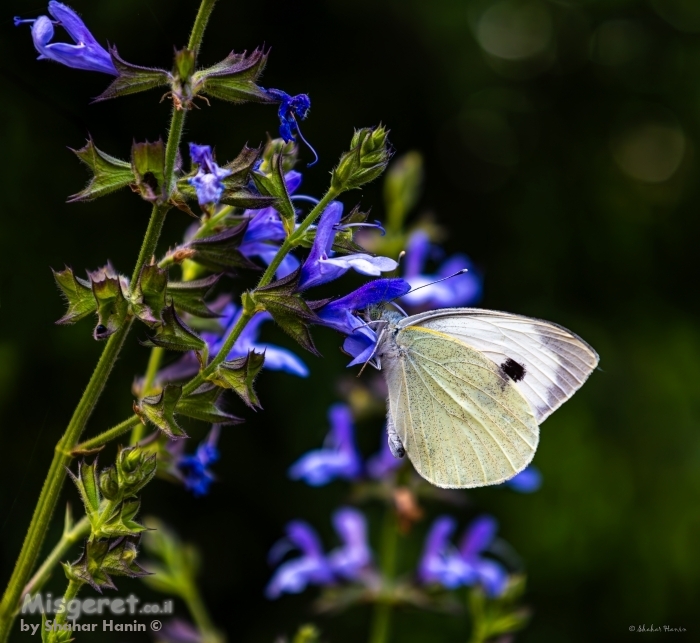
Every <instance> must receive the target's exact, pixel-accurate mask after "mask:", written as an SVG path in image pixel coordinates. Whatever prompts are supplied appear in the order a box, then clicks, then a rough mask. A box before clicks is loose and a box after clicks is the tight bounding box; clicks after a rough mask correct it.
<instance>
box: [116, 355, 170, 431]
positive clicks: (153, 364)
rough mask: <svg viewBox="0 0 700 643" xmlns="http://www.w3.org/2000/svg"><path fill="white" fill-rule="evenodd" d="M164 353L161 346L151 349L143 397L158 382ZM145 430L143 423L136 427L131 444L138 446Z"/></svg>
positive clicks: (148, 393) (142, 391) (142, 388)
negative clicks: (157, 377)
mask: <svg viewBox="0 0 700 643" xmlns="http://www.w3.org/2000/svg"><path fill="white" fill-rule="evenodd" d="M164 353H165V350H164V349H163V348H161V347H160V346H154V347H153V348H152V349H151V356H150V357H149V358H148V366H147V367H146V374H145V375H144V378H143V385H142V386H141V397H145V396H146V395H150V394H151V392H152V391H151V390H152V389H153V383H154V382H155V381H156V376H157V375H158V369H159V368H160V363H161V362H162V361H163V355H164ZM115 428H116V427H115ZM145 430H146V427H145V425H144V424H143V422H139V423H138V424H136V425H134V428H133V429H132V430H131V439H130V440H129V444H136V443H138V442H140V441H141V440H143V434H144V432H145Z"/></svg>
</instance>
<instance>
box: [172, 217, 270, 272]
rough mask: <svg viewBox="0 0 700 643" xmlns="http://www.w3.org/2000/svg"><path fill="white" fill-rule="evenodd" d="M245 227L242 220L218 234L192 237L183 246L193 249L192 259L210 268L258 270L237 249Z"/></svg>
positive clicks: (245, 224)
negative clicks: (200, 237) (201, 237)
mask: <svg viewBox="0 0 700 643" xmlns="http://www.w3.org/2000/svg"><path fill="white" fill-rule="evenodd" d="M247 228H248V222H247V221H244V222H243V223H241V224H240V225H237V226H235V227H233V228H229V229H227V230H224V231H223V232H219V233H218V234H213V235H211V236H208V237H204V238H203V239H193V240H192V241H190V242H189V243H187V244H185V246H184V247H185V248H189V249H191V250H194V251H195V254H194V256H193V257H191V260H192V261H196V262H197V263H198V264H201V265H202V266H205V267H206V268H209V269H210V270H215V271H221V272H229V273H230V272H232V271H234V269H236V268H238V269H246V270H259V267H258V266H257V265H256V264H254V263H253V262H252V261H250V259H248V258H247V257H246V256H245V255H243V254H241V253H240V252H239V251H238V246H240V245H241V242H242V241H243V235H244V234H245V231H246V229H247Z"/></svg>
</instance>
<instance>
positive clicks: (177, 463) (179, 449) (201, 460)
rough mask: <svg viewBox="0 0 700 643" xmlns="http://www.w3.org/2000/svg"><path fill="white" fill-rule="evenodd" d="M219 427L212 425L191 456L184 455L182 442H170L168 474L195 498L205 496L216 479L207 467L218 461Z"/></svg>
mask: <svg viewBox="0 0 700 643" xmlns="http://www.w3.org/2000/svg"><path fill="white" fill-rule="evenodd" d="M219 431H220V427H219V425H214V426H213V427H212V429H211V431H210V432H209V435H208V436H207V438H206V439H205V440H204V441H203V442H201V443H200V444H199V446H198V447H197V450H196V451H195V452H194V454H192V455H186V454H185V453H184V452H183V450H184V440H173V441H171V442H170V444H169V445H168V446H169V450H170V453H171V455H172V456H173V460H172V463H171V466H170V472H171V473H172V474H173V475H174V476H175V477H176V478H178V479H179V480H181V481H182V483H183V484H184V485H185V489H187V490H188V491H191V492H192V494H193V495H194V496H195V497H201V496H206V495H207V494H208V493H209V487H210V486H211V484H212V482H214V480H215V479H216V478H215V476H214V474H213V473H212V472H211V471H210V470H209V467H210V466H211V465H212V464H214V463H215V462H216V461H217V460H218V459H219V450H218V449H217V446H216V445H217V442H218V441H219Z"/></svg>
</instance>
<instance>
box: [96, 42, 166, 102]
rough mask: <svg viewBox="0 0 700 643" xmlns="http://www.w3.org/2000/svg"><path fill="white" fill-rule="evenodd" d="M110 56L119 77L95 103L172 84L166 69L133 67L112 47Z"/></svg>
mask: <svg viewBox="0 0 700 643" xmlns="http://www.w3.org/2000/svg"><path fill="white" fill-rule="evenodd" d="M109 54H110V56H111V57H112V62H113V63H114V66H115V67H116V68H117V72H118V73H119V75H118V76H117V77H116V78H115V79H114V80H113V81H112V83H111V84H110V85H109V87H107V89H105V90H104V91H103V92H102V93H101V94H100V95H99V96H98V97H97V98H95V99H94V102H99V101H103V100H108V99H110V98H116V97H117V96H127V95H128V94H136V93H138V92H145V91H147V90H149V89H153V88H154V87H162V86H164V85H168V84H170V74H169V73H168V72H167V71H166V70H165V69H155V68H153V67H140V66H138V65H132V64H131V63H128V62H126V61H125V60H124V59H123V58H122V57H121V56H120V55H119V52H118V51H117V48H116V47H110V48H109Z"/></svg>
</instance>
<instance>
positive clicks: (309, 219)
mask: <svg viewBox="0 0 700 643" xmlns="http://www.w3.org/2000/svg"><path fill="white" fill-rule="evenodd" d="M338 194H339V193H338V192H337V191H336V190H334V189H333V188H330V189H329V190H328V192H326V194H325V195H324V196H323V198H322V199H321V200H320V201H319V202H318V203H317V204H316V205H315V206H314V208H313V209H312V210H311V212H309V214H308V215H307V216H306V218H305V219H304V220H303V221H302V222H301V223H300V224H299V227H298V228H297V229H296V230H295V231H294V232H292V234H291V235H289V236H288V237H287V238H286V239H285V240H284V243H283V244H282V245H281V246H280V249H279V250H278V251H277V254H276V255H275V257H274V259H273V260H272V261H271V262H270V265H269V266H268V267H267V270H265V272H264V273H263V276H262V277H261V278H260V283H258V288H262V287H263V286H267V284H269V283H270V282H271V281H272V278H273V277H274V276H275V273H276V272H277V268H279V266H280V264H281V263H282V260H283V259H284V258H285V257H286V256H287V254H288V253H289V251H290V250H292V249H293V248H295V247H296V246H297V245H298V244H299V240H300V239H301V238H302V237H303V236H304V233H305V232H306V231H307V229H308V228H309V226H310V225H311V224H312V223H313V222H314V221H316V219H317V218H318V217H319V216H321V214H322V213H323V211H324V210H325V209H326V206H327V205H328V204H329V203H330V202H331V201H332V200H333V199H335V197H337V196H338Z"/></svg>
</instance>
